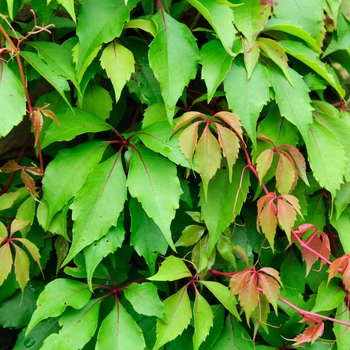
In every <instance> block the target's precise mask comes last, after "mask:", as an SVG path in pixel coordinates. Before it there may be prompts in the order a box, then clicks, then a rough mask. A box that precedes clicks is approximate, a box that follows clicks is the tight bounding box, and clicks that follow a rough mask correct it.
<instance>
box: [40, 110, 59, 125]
mask: <svg viewBox="0 0 350 350" xmlns="http://www.w3.org/2000/svg"><path fill="white" fill-rule="evenodd" d="M41 113H42V114H44V116H45V117H48V118H50V119H52V120H53V121H54V122H55V123H56V124H58V125H60V122H59V121H58V120H57V118H56V114H55V113H54V112H52V111H50V110H49V109H42V110H41Z"/></svg>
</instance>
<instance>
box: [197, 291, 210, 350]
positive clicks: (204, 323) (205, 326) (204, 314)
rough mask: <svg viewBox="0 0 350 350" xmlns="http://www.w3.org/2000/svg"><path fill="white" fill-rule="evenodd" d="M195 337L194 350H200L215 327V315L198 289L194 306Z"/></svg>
mask: <svg viewBox="0 0 350 350" xmlns="http://www.w3.org/2000/svg"><path fill="white" fill-rule="evenodd" d="M193 317H194V335H193V349H194V350H198V349H199V347H200V345H201V344H202V343H203V341H204V340H205V338H206V337H207V336H208V334H209V330H210V328H211V327H212V326H213V318H214V314H213V311H212V310H211V307H210V305H209V304H208V302H207V301H206V300H205V299H204V298H203V297H202V295H201V294H200V293H199V292H198V290H197V289H196V298H195V300H194V305H193Z"/></svg>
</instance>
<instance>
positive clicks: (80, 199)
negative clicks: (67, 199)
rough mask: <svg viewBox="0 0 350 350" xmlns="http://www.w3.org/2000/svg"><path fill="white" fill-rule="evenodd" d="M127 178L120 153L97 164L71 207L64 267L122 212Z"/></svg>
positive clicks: (102, 232)
mask: <svg viewBox="0 0 350 350" xmlns="http://www.w3.org/2000/svg"><path fill="white" fill-rule="evenodd" d="M126 197H127V191H126V178H125V173H124V169H123V165H122V161H121V157H120V156H119V153H117V155H115V156H112V157H110V158H109V159H107V160H106V161H104V162H103V163H101V164H99V165H97V166H96V167H95V168H94V170H93V171H92V172H91V173H90V174H89V176H88V177H87V178H86V180H85V183H84V184H83V186H82V187H81V188H80V189H79V190H78V192H77V193H76V194H75V199H74V202H73V203H72V205H71V209H72V218H73V220H74V224H73V241H72V246H71V248H70V251H69V254H68V256H67V257H66V259H65V261H64V262H63V265H66V264H67V263H68V262H69V261H70V260H71V259H73V258H74V256H75V255H77V254H78V253H79V252H80V251H81V250H82V249H84V248H85V247H87V246H88V245H90V244H91V243H93V242H94V241H97V240H99V239H100V238H102V237H103V236H105V235H106V234H107V233H108V231H109V229H110V228H111V227H112V226H117V221H118V217H119V215H120V213H121V211H122V210H123V209H124V202H125V200H126Z"/></svg>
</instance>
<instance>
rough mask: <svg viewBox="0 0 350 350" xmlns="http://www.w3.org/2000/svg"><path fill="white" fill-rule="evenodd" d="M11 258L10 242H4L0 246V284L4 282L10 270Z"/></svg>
mask: <svg viewBox="0 0 350 350" xmlns="http://www.w3.org/2000/svg"><path fill="white" fill-rule="evenodd" d="M12 265H13V260H12V253H11V249H10V244H9V243H6V244H4V245H2V246H1V247H0V286H1V285H2V284H3V283H4V281H5V280H6V278H7V276H8V275H9V273H10V272H11V270H12Z"/></svg>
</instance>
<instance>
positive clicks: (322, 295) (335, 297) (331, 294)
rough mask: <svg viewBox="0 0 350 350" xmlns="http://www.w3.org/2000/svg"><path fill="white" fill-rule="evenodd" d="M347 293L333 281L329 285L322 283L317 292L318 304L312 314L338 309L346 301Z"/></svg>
mask: <svg viewBox="0 0 350 350" xmlns="http://www.w3.org/2000/svg"><path fill="white" fill-rule="evenodd" d="M345 296H346V293H345V292H344V291H343V290H342V288H341V287H340V286H339V285H338V283H337V282H336V281H335V280H334V279H332V280H331V281H330V282H329V283H327V282H326V281H322V282H321V284H320V286H319V287H318V290H317V295H316V303H315V306H314V307H313V309H312V310H311V311H312V312H320V311H330V310H333V309H335V308H337V307H338V306H339V305H340V303H341V302H342V301H343V300H344V298H345Z"/></svg>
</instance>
